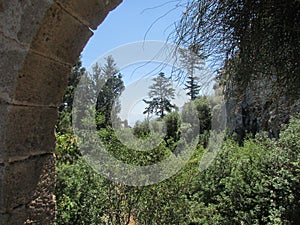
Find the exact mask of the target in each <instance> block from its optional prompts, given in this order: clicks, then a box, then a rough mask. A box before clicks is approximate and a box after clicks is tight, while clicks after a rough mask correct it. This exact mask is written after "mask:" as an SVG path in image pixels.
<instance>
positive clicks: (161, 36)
mask: <svg viewBox="0 0 300 225" xmlns="http://www.w3.org/2000/svg"><path fill="white" fill-rule="evenodd" d="M183 2H184V1H180V0H142V1H141V0H123V2H122V3H121V4H120V5H119V6H118V7H117V8H116V9H115V10H113V11H112V12H111V13H110V14H109V15H108V16H107V18H106V19H105V20H104V22H103V23H102V24H101V25H100V26H99V27H98V29H97V30H96V31H95V34H94V36H93V37H92V38H91V39H90V41H89V42H88V44H87V46H86V47H85V48H84V50H83V52H82V62H83V66H84V67H86V68H88V67H90V66H91V64H92V63H94V62H95V61H96V60H97V59H98V58H99V57H100V56H101V55H103V54H104V53H106V52H108V51H110V50H112V49H114V48H116V47H118V46H120V45H124V44H128V43H131V42H136V41H143V40H161V41H166V40H167V37H168V35H169V34H170V32H172V31H173V29H174V26H173V25H174V23H175V22H176V21H178V20H179V19H180V15H181V13H182V11H183V8H182V7H176V4H179V3H180V4H182V3H183Z"/></svg>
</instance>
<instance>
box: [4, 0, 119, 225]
mask: <svg viewBox="0 0 300 225" xmlns="http://www.w3.org/2000/svg"><path fill="white" fill-rule="evenodd" d="M120 2H121V0H85V1H82V0H26V1H23V0H0V127H1V130H0V225H15V224H16V225H18V224H38V225H47V224H54V223H55V201H54V196H53V192H54V187H55V158H54V155H53V149H54V147H55V137H54V125H55V124H56V117H57V107H58V106H59V104H60V102H61V98H62V95H63V93H64V89H65V87H66V84H67V77H68V74H69V73H70V69H71V66H72V64H73V63H74V62H75V60H76V59H77V58H78V56H79V54H80V52H81V51H82V49H83V47H84V46H85V44H86V43H87V41H88V40H89V38H90V37H91V36H92V35H93V32H92V30H95V29H96V28H97V26H98V25H99V24H100V23H101V22H102V21H103V20H104V18H105V17H106V16H107V14H108V13H109V11H111V10H113V9H114V8H115V7H116V6H117V5H118V4H119V3H120Z"/></svg>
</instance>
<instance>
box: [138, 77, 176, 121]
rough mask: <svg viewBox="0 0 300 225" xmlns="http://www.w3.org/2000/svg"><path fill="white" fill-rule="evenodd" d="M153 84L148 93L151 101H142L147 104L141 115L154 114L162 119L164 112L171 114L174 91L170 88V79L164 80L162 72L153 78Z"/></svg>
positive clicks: (173, 106)
mask: <svg viewBox="0 0 300 225" xmlns="http://www.w3.org/2000/svg"><path fill="white" fill-rule="evenodd" d="M153 82H154V83H153V84H152V85H151V86H150V87H149V89H150V91H149V93H148V94H149V98H150V99H151V100H145V99H144V100H143V101H144V102H145V103H146V104H148V106H147V107H146V109H145V111H144V112H143V113H144V114H148V115H149V114H155V115H158V116H160V117H161V118H163V117H164V116H165V112H171V110H172V108H175V105H172V104H171V100H172V99H174V96H175V94H174V92H175V90H174V88H172V83H171V81H170V79H168V78H166V77H165V74H164V73H163V72H161V73H159V75H158V77H155V78H153Z"/></svg>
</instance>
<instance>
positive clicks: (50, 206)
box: [2, 154, 55, 224]
mask: <svg viewBox="0 0 300 225" xmlns="http://www.w3.org/2000/svg"><path fill="white" fill-rule="evenodd" d="M3 173H4V176H3V177H4V178H3V180H2V183H3V184H2V185H3V188H2V189H3V192H2V195H3V197H2V198H3V207H5V210H6V213H12V212H13V211H15V212H16V211H17V210H20V211H23V212H24V210H27V211H28V210H29V211H32V212H34V213H32V215H30V214H28V213H26V214H27V216H29V217H30V216H31V217H33V216H34V215H36V216H38V215H41V214H44V213H49V212H51V211H52V212H53V213H54V209H55V203H54V197H53V193H54V189H55V158H54V155H53V154H45V155H39V156H35V157H31V158H29V159H27V160H24V161H18V162H14V163H9V164H8V165H5V168H4V171H3ZM44 216H46V215H44ZM28 219H30V218H28ZM32 219H33V218H32ZM37 224H42V223H37Z"/></svg>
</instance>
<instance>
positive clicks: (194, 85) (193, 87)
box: [184, 75, 201, 100]
mask: <svg viewBox="0 0 300 225" xmlns="http://www.w3.org/2000/svg"><path fill="white" fill-rule="evenodd" d="M198 80H199V78H198V79H197V77H194V76H192V75H190V76H188V80H187V81H186V84H185V85H184V86H185V88H184V90H187V95H188V96H190V97H191V100H195V99H196V98H197V97H198V95H199V92H200V87H201V86H200V85H198Z"/></svg>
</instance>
